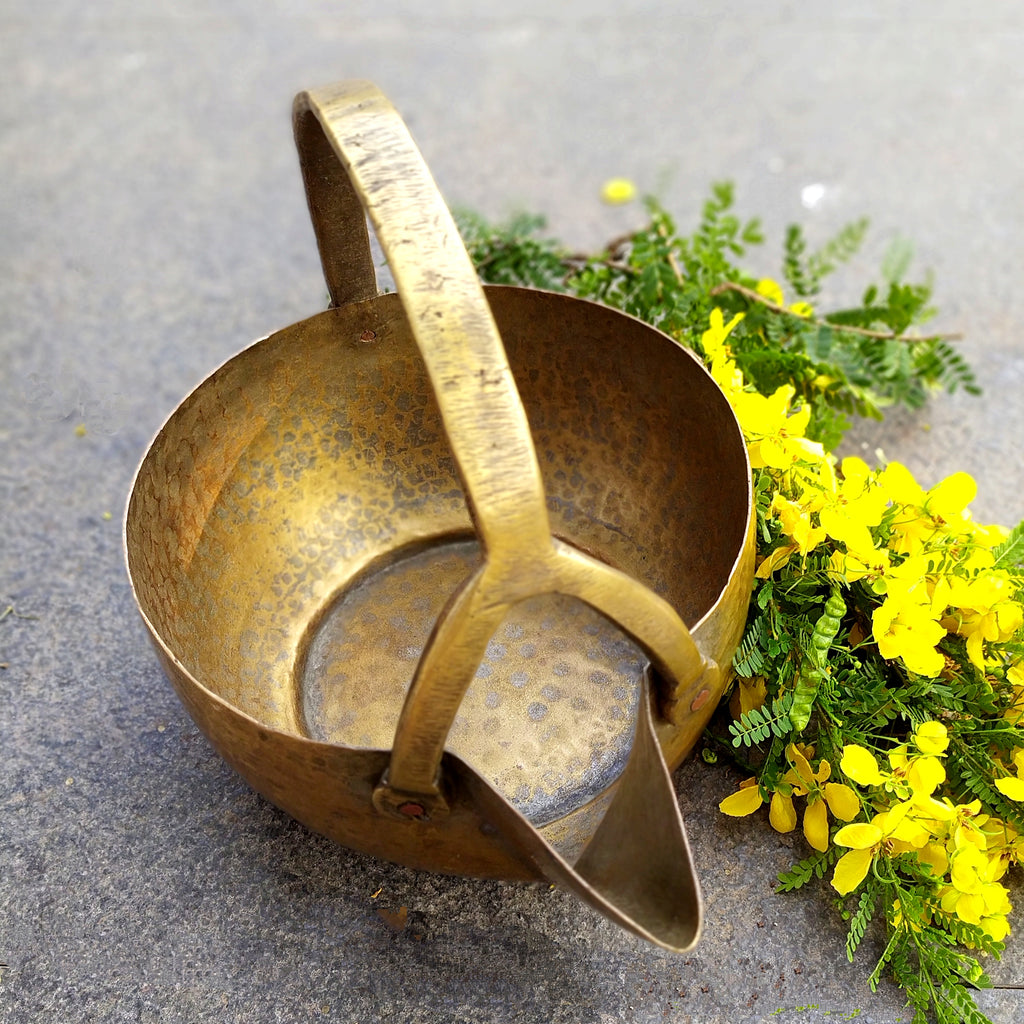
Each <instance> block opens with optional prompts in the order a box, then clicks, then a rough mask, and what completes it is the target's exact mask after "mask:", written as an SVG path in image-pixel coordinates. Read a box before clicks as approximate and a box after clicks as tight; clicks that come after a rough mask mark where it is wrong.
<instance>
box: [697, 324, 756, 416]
mask: <svg viewBox="0 0 1024 1024" xmlns="http://www.w3.org/2000/svg"><path fill="white" fill-rule="evenodd" d="M742 319H743V314H742V313H737V314H736V315H735V316H734V317H733V318H732V319H731V320H730V321H729V322H728V323H726V322H725V317H724V316H723V315H722V311H721V310H720V309H719V308H718V307H717V306H716V307H715V308H714V309H713V310H711V314H710V316H709V317H708V323H709V327H708V329H707V330H706V331H705V332H704V333H703V335H701V339H700V340H701V346H702V347H703V349H704V357H705V359H706V361H707V364H708V370H709V371H710V373H711V376H712V377H713V378H714V380H715V383H716V384H717V385H718V386H719V387H720V388H721V389H722V391H724V392H725V396H726V398H728V399H729V402H730V404H733V403H734V400H735V397H736V395H738V394H739V393H741V392H742V391H743V389H744V388H745V387H746V382H745V381H744V379H743V373H742V371H741V370H740V369H739V368H738V367H737V366H736V364H735V363H734V362H733V359H732V351H731V350H730V348H729V346H728V345H727V344H726V338H728V337H729V335H730V334H731V333H732V331H733V328H734V327H735V326H736V325H737V324H738V323H739V322H740V321H741V320H742Z"/></svg>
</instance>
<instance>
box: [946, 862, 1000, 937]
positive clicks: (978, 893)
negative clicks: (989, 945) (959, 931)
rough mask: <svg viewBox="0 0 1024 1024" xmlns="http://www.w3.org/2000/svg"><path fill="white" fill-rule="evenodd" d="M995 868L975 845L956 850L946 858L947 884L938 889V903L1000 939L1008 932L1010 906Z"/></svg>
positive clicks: (995, 863) (949, 912)
mask: <svg viewBox="0 0 1024 1024" xmlns="http://www.w3.org/2000/svg"><path fill="white" fill-rule="evenodd" d="M998 870H999V865H998V863H997V862H996V861H995V860H994V859H993V858H991V857H989V856H987V855H986V854H985V853H984V852H983V851H982V850H980V849H979V848H978V847H977V846H973V845H968V846H964V847H963V848H961V849H959V850H957V851H956V852H955V853H953V855H952V856H951V857H950V859H949V881H950V884H949V885H948V886H944V887H943V888H942V889H940V890H939V905H940V907H941V908H942V910H943V911H944V912H945V913H947V914H954V913H955V914H956V916H957V917H958V918H960V920H961V921H964V922H966V923H967V924H974V925H979V926H980V927H981V928H982V929H984V930H985V931H986V932H987V933H988V934H989V935H991V936H992V937H993V938H996V937H998V938H1000V939H1001V938H1003V937H1005V935H1006V934H1007V932H1008V931H1009V929H1008V927H1006V915H1007V914H1008V913H1009V912H1010V911H1011V910H1012V909H1013V908H1012V906H1011V905H1010V899H1009V893H1008V892H1007V890H1006V888H1005V887H1004V886H1002V885H1000V884H999V882H997V881H995V880H994V879H995V875H996V872H997V871H998Z"/></svg>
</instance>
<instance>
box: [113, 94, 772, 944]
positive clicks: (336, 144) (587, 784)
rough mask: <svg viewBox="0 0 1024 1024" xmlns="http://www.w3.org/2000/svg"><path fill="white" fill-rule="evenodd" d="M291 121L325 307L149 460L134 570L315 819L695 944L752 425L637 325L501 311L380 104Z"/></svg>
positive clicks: (352, 100) (234, 367) (179, 642)
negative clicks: (693, 833) (698, 813)
mask: <svg viewBox="0 0 1024 1024" xmlns="http://www.w3.org/2000/svg"><path fill="white" fill-rule="evenodd" d="M295 133H296V143H297V146H298V151H299V156H300V162H301V165H302V171H303V176H304V179H305V183H306V191H307V196H308V199H309V206H310V212H311V215H312V219H313V224H314V227H315V230H316V234H317V240H318V243H319V246H320V253H321V259H322V262H323V266H324V272H325V276H326V278H327V282H328V286H329V289H330V293H331V298H332V308H331V309H329V310H327V311H326V312H324V313H321V314H319V315H317V316H313V317H311V318H310V319H308V320H304V321H302V322H301V323H298V324H295V325H294V326H292V327H289V328H286V329H285V330H283V331H279V332H277V333H276V334H273V335H270V336H269V337H267V338H264V339H263V340H261V341H259V342H257V343H255V344H254V345H252V346H251V347H250V348H247V349H245V350H244V351H243V352H241V353H239V354H238V355H237V356H235V357H234V358H232V359H230V360H229V361H228V362H227V363H225V364H224V365H223V366H222V367H220V369H218V370H217V371H216V372H214V373H213V374H212V375H211V376H210V377H209V378H208V379H207V380H206V381H204V383H203V384H202V385H200V387H199V388H197V389H196V390H195V391H194V392H193V393H192V394H191V395H189V396H188V398H186V399H185V401H184V402H183V403H182V404H181V406H180V407H179V408H178V409H177V410H176V411H175V412H174V413H173V415H172V416H171V417H170V419H169V420H168V421H167V423H166V424H165V425H164V427H163V428H162V429H161V431H160V432H159V434H158V435H157V437H156V439H155V440H154V442H153V444H152V446H151V447H150V449H149V451H148V453H147V454H146V456H145V458H144V460H143V462H142V465H141V466H140V468H139V472H138V475H137V477H136V480H135V484H134V487H133V489H132V494H131V497H130V500H129V506H128V514H127V522H126V545H127V558H128V567H129V573H130V576H131V579H132V583H133V587H134V590H135V594H136V598H137V600H138V603H139V607H140V610H141V612H142V615H143V618H144V620H145V622H146V624H147V626H148V628H149V630H150V633H151V635H152V638H153V641H154V643H155V646H156V649H157V652H158V654H159V656H160V658H161V660H162V663H163V665H164V667H165V669H166V671H167V673H168V675H169V676H170V678H171V680H172V681H173V683H174V685H175V688H176V689H177V692H178V694H179V695H180V697H181V699H182V701H183V702H184V704H185V706H186V708H187V709H188V711H189V713H190V714H191V715H192V716H193V718H194V719H195V720H196V722H197V723H198V724H199V726H200V728H201V729H202V730H203V732H204V733H205V734H206V735H207V736H208V737H209V739H210V740H211V742H212V743H213V745H214V746H215V747H216V748H217V750H218V751H219V752H220V753H221V754H222V755H223V756H224V757H225V758H226V759H227V761H228V762H229V763H231V764H232V765H233V766H234V767H235V768H236V769H237V770H238V771H239V772H240V773H241V774H242V775H243V776H244V777H245V778H246V779H247V780H248V781H249V782H250V784H251V785H252V786H253V787H254V788H256V789H257V790H258V791H259V792H261V793H263V794H264V795H265V796H266V797H267V798H268V799H270V800H272V801H273V802H274V803H275V804H277V805H278V806H280V807H282V808H283V809H285V810H286V811H288V812H289V813H290V814H292V815H294V816H295V817H296V818H297V819H298V820H300V821H302V822H304V823H305V824H306V825H308V826H309V827H311V828H313V829H315V830H317V831H319V832H322V833H324V834H325V835H328V836H330V837H332V838H334V839H336V840H337V841H339V842H341V843H344V844H345V845H347V846H350V847H354V848H356V849H359V850H362V851H365V852H367V853H370V854H373V855H376V856H380V857H385V858H388V859H391V860H395V861H399V862H402V863H405V864H408V865H411V866H413V867H418V868H424V869H429V870H434V871H443V872H450V873H459V874H466V875H475V876H480V877H500V878H508V879H540V878H547V879H549V880H551V881H553V882H556V883H558V884H560V885H564V886H566V887H567V888H570V889H572V890H573V891H574V892H576V893H577V894H578V895H579V896H580V897H581V898H582V899H584V900H586V901H587V902H588V903H590V904H591V905H592V906H594V907H596V908H597V909H599V910H600V911H601V912H602V913H605V914H607V915H608V916H609V917H611V918H612V919H613V920H615V921H617V922H618V923H620V924H621V925H623V926H624V927H626V928H629V929H631V930H632V931H634V932H636V933H637V934H640V935H642V936H644V937H645V938H648V939H650V940H651V941H654V942H657V943H659V944H661V945H663V946H666V947H667V948H670V949H678V950H683V949H687V948H689V947H690V946H692V945H693V943H694V942H695V941H696V939H697V935H698V932H699V928H700V914H701V911H700V896H699V889H698V885H697V880H696V876H695V874H694V871H693V866H692V863H691V861H690V854H689V850H688V848H687V843H686V837H685V833H684V830H683V825H682V820H681V818H680V815H679V810H678V806H677V803H676V799H675V793H674V790H673V787H672V783H671V778H670V776H669V769H670V768H672V767H675V766H676V765H677V764H678V763H679V761H680V760H681V759H682V757H683V756H684V755H685V753H686V752H687V751H688V750H689V749H690V747H691V746H692V745H693V743H694V741H695V740H696V738H697V737H698V735H699V734H700V732H701V730H702V729H703V728H704V726H705V724H706V722H707V720H708V718H709V716H710V715H711V713H712V711H713V709H714V707H715V705H716V703H717V702H718V699H719V698H720V696H721V694H722V691H723V688H724V686H725V683H726V672H725V671H724V667H725V666H728V664H729V661H730V658H731V656H732V652H733V650H734V649H735V646H736V644H737V643H738V641H739V636H740V633H741V630H742V626H743V621H744V617H745V612H746V605H747V600H748V597H749V593H750V585H751V580H752V570H753V546H752V516H751V494H750V474H749V467H748V464H747V459H746V452H745V448H744V445H743V440H742V436H741V434H740V431H739V427H738V425H737V423H736V420H735V418H734V416H733V414H732V411H731V410H730V408H729V405H728V403H727V402H726V400H725V398H724V396H723V395H722V393H721V392H720V390H719V389H718V388H717V386H716V385H715V383H714V382H713V381H712V379H711V378H710V377H709V375H708V374H707V373H706V372H705V371H704V369H703V367H702V366H701V365H700V364H699V363H698V362H697V361H696V360H695V359H694V358H693V357H692V356H690V355H689V354H688V353H687V352H685V351H684V350H682V349H681V348H679V347H678V346H677V345H675V344H674V343H673V342H672V341H671V340H670V339H669V338H667V337H665V336H664V335H662V334H660V333H659V332H657V331H655V330H653V329H652V328H650V327H649V326H647V325H645V324H643V323H641V322H639V321H637V320H634V319H632V318H630V317H627V316H624V315H622V314H619V313H616V312H613V311H611V310H608V309H605V308H603V307H600V306H598V305H595V304H592V303H587V302H582V301H580V300H577V299H572V298H567V297H565V296H559V295H554V294H549V293H544V292H538V291H530V290H525V289H518V288H488V289H486V291H485V290H483V289H482V288H481V286H480V284H479V282H478V280H477V277H476V274H475V273H474V269H473V267H472V264H471V262H470V260H469V258H468V256H467V254H466V252H465V250H464V248H463V246H462V243H461V241H460V239H459V235H458V232H457V230H456V228H455V225H454V223H453V221H452V218H451V216H450V214H449V212H448V210H447V208H446V207H445V205H444V203H443V201H442V200H441V198H440V196H439V194H438V192H437V189H436V187H435V185H434V183H433V181H432V179H431V177H430V175H429V173H428V171H427V169H426V167H425V165H424V164H423V161H422V158H421V157H420V155H419V153H418V151H417V149H416V147H415V145H414V144H413V142H412V140H411V139H410V137H409V135H408V132H407V131H406V129H405V127H404V125H403V124H402V122H401V120H400V119H399V118H398V116H397V114H396V113H395V112H394V110H393V109H392V107H391V106H390V105H389V104H388V102H387V101H386V100H385V99H384V97H383V96H382V95H381V94H380V93H379V92H378V91H377V90H376V89H375V88H374V87H373V86H371V85H368V84H366V83H358V82H357V83H344V84H342V85H339V86H334V87H330V88H326V89H320V90H317V91H315V92H309V93H303V94H301V95H300V96H299V97H298V98H297V99H296V103H295ZM367 215H368V216H369V219H370V221H371V222H372V224H373V228H374V231H375V232H376V235H377V237H378V240H379V241H380V244H381V246H382V248H383V250H384V252H385V254H386V255H387V258H388V262H389V264H390V267H391V271H392V273H393V275H394V279H395V282H396V284H397V287H398V291H397V294H384V295H381V294H378V292H377V283H376V277H375V273H374V267H373V262H372V258H371V254H370V247H369V236H368V232H367V226H366V217H367Z"/></svg>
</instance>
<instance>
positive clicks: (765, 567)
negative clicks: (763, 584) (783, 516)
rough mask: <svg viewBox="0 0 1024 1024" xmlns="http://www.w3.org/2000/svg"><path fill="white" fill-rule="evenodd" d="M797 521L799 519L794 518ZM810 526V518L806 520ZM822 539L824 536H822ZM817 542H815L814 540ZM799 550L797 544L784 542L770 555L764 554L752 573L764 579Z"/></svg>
mask: <svg viewBox="0 0 1024 1024" xmlns="http://www.w3.org/2000/svg"><path fill="white" fill-rule="evenodd" d="M795 521H797V522H798V521H799V519H797V520H795ZM809 526H810V520H808V527H809ZM822 539H824V538H822ZM815 543H817V542H815ZM799 550H800V545H799V544H784V545H783V546H782V547H780V548H776V549H775V550H774V551H773V552H772V553H771V554H770V555H765V557H764V558H762V559H761V561H760V562H759V563H758V566H757V570H756V571H755V573H754V575H755V576H756V577H757V578H758V579H759V580H766V579H768V577H769V576H771V574H772V573H773V572H775V571H776V570H777V569H781V568H782V567H783V566H784V565H785V564H786V563H787V562H788V561H789V559H790V557H791V556H792V555H793V553H794V552H795V551H799Z"/></svg>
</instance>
